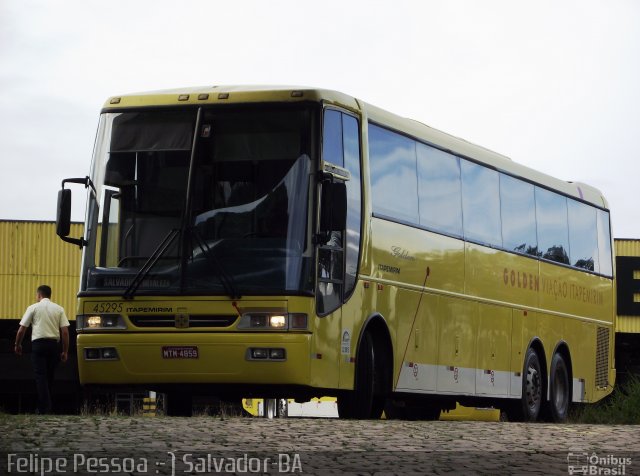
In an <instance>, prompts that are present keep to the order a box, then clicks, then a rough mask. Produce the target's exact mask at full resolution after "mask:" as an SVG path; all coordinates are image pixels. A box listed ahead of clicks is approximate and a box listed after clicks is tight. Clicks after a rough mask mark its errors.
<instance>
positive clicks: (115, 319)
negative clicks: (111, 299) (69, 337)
mask: <svg viewBox="0 0 640 476" xmlns="http://www.w3.org/2000/svg"><path fill="white" fill-rule="evenodd" d="M126 328H127V326H126V325H125V323H124V319H123V317H122V316H120V315H119V314H92V315H80V316H77V317H76V329H78V330H79V331H80V330H85V331H90V330H103V329H126Z"/></svg>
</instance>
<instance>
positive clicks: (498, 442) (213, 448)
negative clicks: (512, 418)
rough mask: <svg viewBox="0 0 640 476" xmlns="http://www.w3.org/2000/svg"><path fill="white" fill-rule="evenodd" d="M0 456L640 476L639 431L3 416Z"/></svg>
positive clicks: (86, 466) (149, 466)
mask: <svg viewBox="0 0 640 476" xmlns="http://www.w3.org/2000/svg"><path fill="white" fill-rule="evenodd" d="M0 448H1V449H2V455H1V456H2V457H3V458H4V459H3V460H2V462H1V464H2V466H0V473H1V474H5V473H8V471H9V470H11V474H18V473H17V470H18V469H19V468H20V467H19V466H18V465H19V464H27V463H29V464H31V467H30V468H28V469H31V470H33V473H34V474H42V470H43V469H48V466H47V465H48V464H49V463H48V461H49V460H47V458H53V456H58V457H60V458H63V459H62V460H60V461H61V463H60V464H62V463H64V462H65V461H66V463H65V464H66V466H60V467H59V468H58V469H59V470H60V471H58V472H57V473H56V472H55V471H53V472H45V473H44V474H73V472H72V471H73V469H76V470H77V473H76V474H97V472H98V470H99V469H109V470H111V471H112V474H168V475H171V474H174V475H178V474H199V473H201V474H215V473H216V471H217V470H220V472H222V473H224V474H233V473H238V472H239V473H242V472H243V470H244V469H247V470H250V472H254V471H253V470H256V472H260V473H262V472H265V470H266V472H267V473H269V474H278V473H279V472H280V473H287V472H288V473H292V472H293V473H299V472H300V470H301V471H302V473H303V474H344V473H349V474H525V473H535V474H568V469H569V468H568V464H570V465H572V466H573V467H574V470H576V471H577V472H575V471H574V474H640V427H639V426H597V425H553V424H519V423H504V422H494V423H488V422H445V421H439V422H401V421H384V420H381V421H367V422H361V421H344V420H335V419H293V418H291V419H279V420H265V419H258V418H240V417H236V418H229V419H220V418H219V417H194V418H167V417H156V418H149V417H146V418H145V417H134V418H128V417H117V416H105V417H101V416H90V417H37V416H26V415H19V416H7V415H0ZM569 453H572V454H571V455H569ZM35 454H37V455H38V456H34V455H35ZM11 455H13V456H11ZM245 455H246V456H245ZM568 456H569V462H568V461H567V457H568ZM29 457H31V460H28V458H29ZM92 457H94V458H108V459H103V460H99V459H96V460H95V461H94V460H91V459H90V458H92ZM9 458H11V465H9ZM21 458H27V459H21ZM38 458H39V459H38ZM223 458H224V459H223ZM625 458H631V461H630V462H629V460H626V459H625ZM36 460H38V461H39V462H40V466H39V467H38V468H37V469H36V470H34V466H33V464H34V462H35V461H36ZM29 461H30V462H29ZM52 461H53V460H52ZM94 462H95V464H94V465H93V466H92V464H93V463H94ZM622 463H624V464H622ZM629 463H630V464H629ZM105 464H107V466H108V468H107V466H105ZM118 464H120V465H121V467H120V468H118V466H117V465H118ZM134 464H135V466H133V467H132V468H129V467H126V466H127V465H129V466H131V465H134ZM114 465H115V466H114ZM243 465H244V466H243ZM589 465H591V466H589ZM245 466H246V468H245ZM25 468H26V466H25ZM54 469H55V468H54ZM130 469H133V471H129V470H130ZM612 469H615V470H616V471H617V472H616V473H611V471H610V470H612ZM123 470H127V471H123ZM583 470H586V471H587V472H586V473H585V472H583ZM63 471H64V472H63ZM187 471H190V473H187ZM594 471H595V472H594ZM598 471H599V472H598Z"/></svg>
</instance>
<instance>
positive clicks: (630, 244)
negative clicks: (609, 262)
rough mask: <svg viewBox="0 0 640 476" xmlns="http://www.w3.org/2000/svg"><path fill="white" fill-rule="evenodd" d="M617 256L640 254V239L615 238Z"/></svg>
mask: <svg viewBox="0 0 640 476" xmlns="http://www.w3.org/2000/svg"><path fill="white" fill-rule="evenodd" d="M614 246H615V248H616V256H640V239H638V240H619V239H616V240H614Z"/></svg>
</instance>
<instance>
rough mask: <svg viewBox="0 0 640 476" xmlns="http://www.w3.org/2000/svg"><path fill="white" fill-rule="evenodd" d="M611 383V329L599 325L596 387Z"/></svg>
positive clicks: (603, 386)
mask: <svg viewBox="0 0 640 476" xmlns="http://www.w3.org/2000/svg"><path fill="white" fill-rule="evenodd" d="M608 385H609V329H608V328H607V327H598V334H597V340H596V387H598V388H605V387H607V386H608Z"/></svg>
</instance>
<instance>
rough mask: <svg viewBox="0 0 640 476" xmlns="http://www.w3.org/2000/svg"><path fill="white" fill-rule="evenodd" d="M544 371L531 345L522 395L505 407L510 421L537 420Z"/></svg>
mask: <svg viewBox="0 0 640 476" xmlns="http://www.w3.org/2000/svg"><path fill="white" fill-rule="evenodd" d="M543 388H544V387H543V373H542V366H541V364H540V358H539V357H538V353H537V352H536V350H535V349H534V348H533V347H529V349H528V350H527V353H526V354H525V357H524V366H523V371H522V397H521V398H520V400H517V401H514V402H513V403H512V404H511V405H509V406H508V407H507V408H505V410H506V413H507V418H508V419H509V421H536V420H537V419H538V415H539V414H540V409H541V407H542V396H543Z"/></svg>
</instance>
